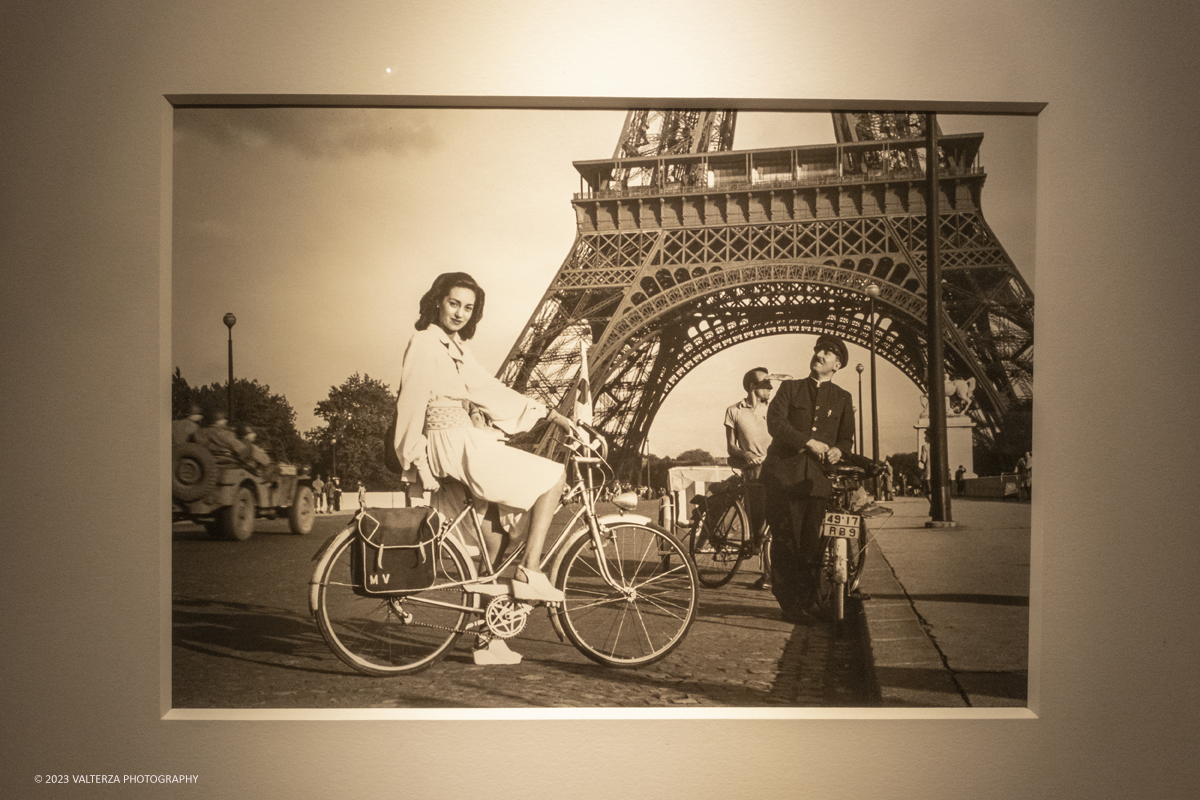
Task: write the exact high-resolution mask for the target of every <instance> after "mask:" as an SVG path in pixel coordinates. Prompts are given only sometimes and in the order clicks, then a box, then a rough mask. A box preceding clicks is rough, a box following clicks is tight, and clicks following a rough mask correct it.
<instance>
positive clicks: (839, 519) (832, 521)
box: [821, 512, 862, 539]
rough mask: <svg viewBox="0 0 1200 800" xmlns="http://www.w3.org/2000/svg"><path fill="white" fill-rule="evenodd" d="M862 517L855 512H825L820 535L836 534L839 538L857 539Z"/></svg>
mask: <svg viewBox="0 0 1200 800" xmlns="http://www.w3.org/2000/svg"><path fill="white" fill-rule="evenodd" d="M861 524H862V517H860V516H858V515H857V514H838V513H834V512H826V514H825V521H824V522H822V523H821V535H822V536H836V537H838V538H841V539H857V538H858V529H859V526H860V525H861Z"/></svg>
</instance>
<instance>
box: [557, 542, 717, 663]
mask: <svg viewBox="0 0 1200 800" xmlns="http://www.w3.org/2000/svg"><path fill="white" fill-rule="evenodd" d="M601 560H603V561H604V563H605V565H606V566H607V568H608V573H609V575H610V576H611V577H612V579H613V581H614V582H615V583H616V584H617V586H616V587H614V586H612V585H611V584H609V582H608V581H607V580H605V578H604V573H603V572H602V571H601V569H602V567H601V563H600V562H601ZM555 580H556V583H557V585H558V587H559V588H560V589H562V591H563V594H564V595H565V596H566V602H565V603H564V604H563V608H562V610H561V611H560V612H559V619H560V620H561V621H562V624H563V630H564V631H565V633H566V634H567V637H568V638H569V639H570V640H571V642H572V643H573V644H574V645H575V647H577V648H578V649H579V651H580V652H581V653H583V654H584V655H585V656H587V657H588V658H590V659H591V660H592V661H595V662H597V663H599V664H605V665H607V666H611V667H638V666H642V665H644V664H653V663H654V662H655V661H658V660H660V659H662V658H664V657H665V656H666V655H667V654H668V653H670V652H671V651H672V650H674V649H675V648H676V647H678V646H679V644H680V642H682V641H683V639H684V636H685V635H686V634H687V632H688V628H690V627H691V626H692V622H693V620H695V618H696V609H697V606H698V605H699V599H700V592H699V587H698V586H697V580H696V567H695V565H694V564H693V563H692V559H691V558H690V557H689V556H688V554H687V551H686V550H685V549H684V547H683V544H681V543H680V541H679V540H678V539H676V538H675V537H674V536H672V535H671V534H669V533H667V532H666V531H664V530H662V529H661V528H657V527H652V526H649V525H641V524H638V523H622V524H616V525H611V526H608V527H606V528H605V529H604V535H603V552H597V550H596V548H595V546H594V545H593V543H592V537H591V536H590V535H587V536H582V537H580V538H578V539H577V540H576V541H575V542H574V543H573V544H571V545H570V546H569V547H568V549H567V551H566V553H564V555H563V560H562V564H561V565H560V567H559V570H558V573H557V575H556V576H555Z"/></svg>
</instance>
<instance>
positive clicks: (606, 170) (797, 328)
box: [499, 111, 1033, 474]
mask: <svg viewBox="0 0 1200 800" xmlns="http://www.w3.org/2000/svg"><path fill="white" fill-rule="evenodd" d="M734 120H735V115H734V112H732V111H702V112H697V111H663V112H647V111H638V112H630V114H629V115H628V117H627V119H626V124H625V127H624V130H623V132H622V138H621V141H620V142H619V143H618V146H617V150H616V152H615V154H614V157H613V158H611V159H606V160H599V161H578V162H575V167H576V169H577V170H578V172H579V174H580V179H581V187H580V188H581V191H580V192H579V193H578V194H576V195H575V197H574V198H573V200H572V204H573V206H574V209H575V212H576V219H577V233H576V238H575V242H574V245H573V247H572V249H571V252H570V253H569V254H568V256H567V258H566V260H565V261H564V262H563V264H562V265H561V267H560V268H559V270H558V272H557V274H556V275H555V277H554V279H553V281H551V284H550V286H549V288H548V289H547V290H546V292H545V294H544V295H543V297H542V299H541V301H540V302H539V304H538V306H537V308H536V310H535V312H534V314H533V316H532V317H531V318H530V320H529V322H528V323H527V324H526V326H525V329H524V330H523V332H522V333H521V335H520V337H519V338H518V340H517V342H516V343H515V344H514V345H513V348H512V350H511V351H510V353H509V355H508V357H507V359H506V360H505V362H504V364H503V366H502V367H501V370H500V374H499V377H500V378H501V380H503V381H505V382H506V383H508V384H509V385H510V386H512V387H513V388H515V389H517V390H518V391H521V392H524V393H527V394H530V395H533V396H536V397H539V399H541V400H543V401H544V402H546V403H548V404H550V405H552V406H555V407H560V408H565V407H567V406H569V404H570V403H571V402H572V401H573V400H574V392H575V381H576V376H577V375H578V373H579V361H580V343H581V342H583V343H584V345H585V346H586V347H587V348H588V369H589V373H590V382H591V387H592V393H593V401H594V406H595V420H596V422H597V424H598V425H599V426H600V427H601V428H602V429H603V430H604V431H605V432H606V434H607V435H608V436H609V437H610V439H611V441H612V442H613V445H614V447H613V454H614V457H615V463H616V464H617V465H618V470H620V471H621V472H622V473H623V474H632V473H633V472H635V471H636V468H637V464H638V456H639V451H640V449H641V447H642V444H643V442H644V441H645V440H646V436H647V434H648V432H649V429H650V425H651V423H652V422H653V419H654V415H655V413H656V412H657V411H658V409H659V408H660V406H661V405H662V402H663V400H664V399H665V398H666V396H667V394H668V393H669V392H670V391H671V390H672V389H673V388H674V387H675V386H676V385H678V383H679V381H681V380H682V379H683V378H684V377H685V376H686V375H687V374H688V373H689V372H690V371H691V370H692V369H694V368H695V367H696V366H698V365H699V364H700V363H702V362H703V361H704V360H706V359H707V358H709V357H711V356H713V355H715V354H716V353H718V352H720V351H721V350H723V349H725V348H727V347H732V346H734V345H736V344H740V343H742V342H746V341H749V340H751V339H755V338H758V337H761V336H771V335H779V334H789V333H802V334H820V333H830V334H833V335H835V336H839V337H841V338H843V339H845V340H846V341H849V342H853V343H855V344H858V345H861V346H863V347H864V348H867V347H869V346H870V345H871V342H872V338H873V339H874V346H875V349H876V352H877V353H878V355H879V356H880V357H882V358H884V359H886V360H887V361H889V362H890V363H892V364H893V365H895V366H896V367H897V368H898V369H900V370H901V371H902V372H903V373H904V374H905V375H907V376H908V377H909V378H910V379H911V380H912V381H913V382H914V383H915V384H916V385H918V386H919V387H921V389H922V391H926V383H927V380H926V368H927V364H926V354H927V342H926V339H925V337H926V302H925V275H926V271H925V270H926V265H925V241H926V232H925V228H926V220H925V209H926V192H927V189H926V186H925V142H924V130H923V118H922V117H920V116H917V115H912V116H910V115H906V114H874V113H856V114H850V113H840V114H835V115H834V130H835V134H836V139H837V141H836V142H834V143H831V144H827V145H811V146H799V147H784V148H772V149H761V150H747V151H735V150H732V149H731V147H732V139H733V130H734ZM651 128H653V129H654V130H653V131H651V130H650V129H651ZM982 141H983V135H982V134H959V135H952V136H942V137H940V139H939V145H940V147H939V165H940V166H939V169H940V172H941V176H942V178H941V181H940V192H941V197H940V203H941V209H942V213H941V228H940V235H941V245H940V252H941V258H942V276H943V290H942V291H943V299H944V318H943V329H944V331H945V344H944V348H945V358H946V364H945V371H946V374H947V375H948V376H951V377H955V378H964V379H965V378H974V379H975V382H976V391H975V402H974V404H973V407H972V408H971V409H970V410H969V412H968V413H969V414H970V415H971V416H972V418H973V420H974V422H975V423H976V425H977V427H976V436H977V439H978V440H981V441H982V442H983V443H991V444H992V445H993V446H994V445H995V444H996V442H997V440H998V439H999V438H1000V437H1001V436H1002V433H1003V431H1004V429H1005V427H1006V425H1009V424H1010V421H1011V420H1012V419H1014V416H1019V413H1018V412H1020V411H1021V410H1022V409H1024V410H1026V411H1027V409H1028V407H1029V405H1030V404H1031V402H1032V370H1033V294H1032V292H1031V291H1030V289H1029V286H1028V284H1027V283H1026V282H1025V280H1024V279H1023V278H1022V276H1021V274H1020V272H1019V271H1018V270H1017V268H1016V266H1015V265H1014V264H1013V262H1012V261H1011V259H1010V258H1009V257H1008V255H1007V253H1006V252H1005V251H1004V248H1003V247H1002V246H1001V244H1000V242H999V241H998V240H997V238H996V236H995V234H994V233H993V232H992V230H991V229H990V228H989V227H988V225H987V223H986V221H985V220H984V218H983V214H982V211H981V209H980V198H981V194H982V189H983V184H984V180H985V178H986V174H985V172H984V171H983V168H982V167H981V166H980V164H979V149H980V145H981V143H982ZM870 284H874V285H876V286H877V287H878V288H879V290H880V291H879V296H878V298H877V300H876V302H875V311H876V315H875V318H874V319H872V318H871V316H870V314H869V300H868V295H867V294H866V289H867V286H868V285H870ZM551 436H552V434H545V435H543V438H542V439H541V440H539V441H538V442H537V443H536V445H535V447H536V448H537V449H539V450H541V451H543V452H546V451H548V450H550V449H551V443H552V439H551Z"/></svg>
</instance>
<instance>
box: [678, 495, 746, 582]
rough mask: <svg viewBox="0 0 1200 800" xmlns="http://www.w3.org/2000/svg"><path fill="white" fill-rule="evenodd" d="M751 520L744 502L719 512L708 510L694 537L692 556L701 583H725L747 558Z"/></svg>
mask: <svg viewBox="0 0 1200 800" xmlns="http://www.w3.org/2000/svg"><path fill="white" fill-rule="evenodd" d="M749 540H750V520H749V518H747V516H746V510H745V508H743V507H742V504H741V503H740V502H735V503H730V504H729V505H728V506H726V507H725V508H724V509H719V510H717V512H716V513H715V514H713V513H711V512H709V511H705V512H704V516H702V517H701V518H700V524H699V525H697V526H696V530H695V533H693V534H692V538H691V551H692V559H693V560H694V561H695V562H696V571H697V573H698V575H699V577H700V582H701V583H703V584H704V585H705V586H708V587H710V588H712V589H716V588H718V587H721V586H724V585H725V584H727V583H729V581H730V580H732V579H733V576H734V573H736V572H737V571H738V567H739V566H741V563H742V559H743V558H745V557H746V544H747V542H748V541H749Z"/></svg>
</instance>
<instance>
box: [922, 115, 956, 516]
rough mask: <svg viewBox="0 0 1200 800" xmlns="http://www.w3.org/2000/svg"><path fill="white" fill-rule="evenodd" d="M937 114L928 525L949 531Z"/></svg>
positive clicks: (929, 139)
mask: <svg viewBox="0 0 1200 800" xmlns="http://www.w3.org/2000/svg"><path fill="white" fill-rule="evenodd" d="M938 166H939V165H938V133H937V114H933V113H930V114H926V115H925V200H926V202H925V252H926V262H927V263H926V277H925V286H926V294H927V295H928V296H927V298H926V308H927V309H928V311H927V317H928V319H927V321H926V324H927V326H928V327H927V329H926V340H927V341H928V343H929V344H928V348H929V353H928V355H927V356H926V359H925V360H926V363H927V364H928V365H929V372H928V375H927V378H928V381H929V386H928V391H929V433H930V436H929V481H930V495H929V517H930V520H929V522H927V523H925V524H926V526H927V527H930V528H952V527H954V517H953V515H952V513H951V508H950V468H949V466H948V465H947V453H946V401H945V400H944V399H943V397H944V394H945V381H946V373H945V360H944V359H945V353H944V349H943V342H942V265H941V230H940V228H941V224H942V218H941V208H940V201H939V193H940V191H941V189H940V175H939V169H938Z"/></svg>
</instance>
